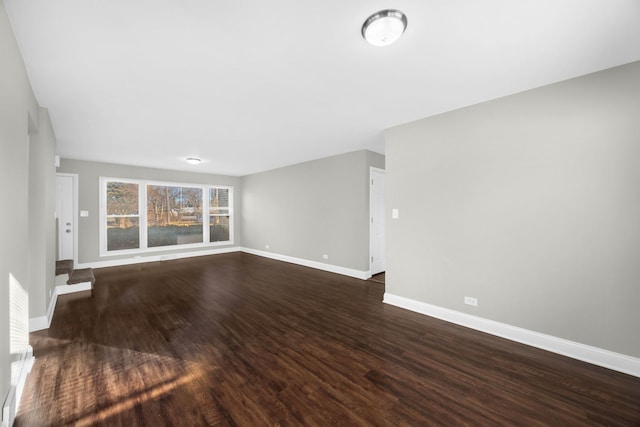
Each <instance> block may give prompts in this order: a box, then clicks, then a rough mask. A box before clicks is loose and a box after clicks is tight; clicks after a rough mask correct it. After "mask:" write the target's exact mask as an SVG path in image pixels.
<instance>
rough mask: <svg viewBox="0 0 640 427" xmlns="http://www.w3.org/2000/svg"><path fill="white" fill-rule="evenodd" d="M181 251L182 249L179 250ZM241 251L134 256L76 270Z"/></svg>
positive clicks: (80, 266)
mask: <svg viewBox="0 0 640 427" xmlns="http://www.w3.org/2000/svg"><path fill="white" fill-rule="evenodd" d="M180 249H182V248H180ZM240 251H241V249H240V248H239V247H237V246H234V247H230V248H219V249H207V250H202V251H189V252H179V253H170V254H164V255H151V256H141V255H136V256H135V257H133V258H121V259H112V260H108V261H95V262H85V263H79V264H78V267H77V268H78V269H80V268H104V267H117V266H119V265H130V264H141V263H143V262H156V261H168V260H171V259H181V258H191V257H197V256H206V255H217V254H226V253H230V252H240Z"/></svg>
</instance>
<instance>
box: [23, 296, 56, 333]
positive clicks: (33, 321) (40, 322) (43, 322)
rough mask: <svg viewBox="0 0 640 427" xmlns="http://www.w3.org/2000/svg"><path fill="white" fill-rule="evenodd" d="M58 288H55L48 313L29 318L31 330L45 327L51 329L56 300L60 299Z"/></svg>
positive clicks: (39, 329)
mask: <svg viewBox="0 0 640 427" xmlns="http://www.w3.org/2000/svg"><path fill="white" fill-rule="evenodd" d="M57 289H58V288H57V287H56V288H54V290H53V294H52V295H51V301H49V307H47V314H46V315H45V316H39V317H32V318H30V319H29V332H35V331H41V330H43V329H49V326H50V325H51V320H52V319H53V311H54V310H55V308H56V302H57V301H58V290H57Z"/></svg>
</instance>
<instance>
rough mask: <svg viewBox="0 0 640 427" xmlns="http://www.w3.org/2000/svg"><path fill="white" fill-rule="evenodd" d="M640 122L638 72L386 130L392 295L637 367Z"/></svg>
mask: <svg viewBox="0 0 640 427" xmlns="http://www.w3.org/2000/svg"><path fill="white" fill-rule="evenodd" d="M639 118H640V63H639V62H636V63H632V64H628V65H626V66H622V67H617V68H613V69H610V70H605V71H602V72H599V73H595V74H591V75H587V76H583V77H579V78H576V79H572V80H568V81H565V82H561V83H558V84H554V85H550V86H546V87H542V88H539V89H534V90H531V91H527V92H523V93H520V94H516V95H513V96H509V97H505V98H501V99H497V100H494V101H490V102H486V103H483V104H479V105H475V106H471V107H468V108H463V109H460V110H456V111H452V112H449V113H446V114H442V115H439V116H435V117H430V118H426V119H423V120H419V121H416V122H413V123H409V124H406V125H402V126H398V127H396V128H392V129H390V130H388V132H387V134H386V161H387V208H388V209H391V208H398V209H399V210H400V218H399V219H397V220H392V219H389V218H390V215H388V216H387V218H388V220H387V238H388V240H387V276H386V278H387V288H386V291H387V292H388V293H390V294H394V295H398V296H402V297H406V298H410V299H412V300H415V301H419V302H423V303H428V304H432V305H435V306H439V307H444V308H447V309H451V310H456V311H459V312H463V313H468V314H472V315H476V316H480V317H482V318H485V319H490V320H495V321H498V322H502V323H506V324H509V325H513V326H517V327H521V328H524V329H527V330H531V331H536V332H540V333H543V334H548V335H552V336H555V337H560V338H564V339H567V340H570V341H574V342H578V343H582V344H587V345H590V346H594V347H598V348H602V349H606V350H610V351H613V352H617V353H621V354H624V355H629V356H634V357H640V339H639V338H638V337H639V334H638V326H639V325H640V310H638V307H637V304H638V301H640V285H639V284H640V262H639V260H640V119H639ZM464 296H472V297H475V298H478V300H479V306H478V307H477V308H476V307H471V306H468V305H464V304H463V298H464Z"/></svg>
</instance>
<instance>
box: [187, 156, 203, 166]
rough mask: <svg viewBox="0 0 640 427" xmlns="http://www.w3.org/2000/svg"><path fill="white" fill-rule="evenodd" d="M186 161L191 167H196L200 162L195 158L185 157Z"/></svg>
mask: <svg viewBox="0 0 640 427" xmlns="http://www.w3.org/2000/svg"><path fill="white" fill-rule="evenodd" d="M186 160H187V163H189V164H192V165H197V164H199V163H200V162H201V161H202V160H200V159H199V158H197V157H187V159H186Z"/></svg>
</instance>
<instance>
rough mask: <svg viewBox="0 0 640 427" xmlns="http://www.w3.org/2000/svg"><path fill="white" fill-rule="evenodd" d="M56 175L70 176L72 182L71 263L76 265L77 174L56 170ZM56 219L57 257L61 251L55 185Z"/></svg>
mask: <svg viewBox="0 0 640 427" xmlns="http://www.w3.org/2000/svg"><path fill="white" fill-rule="evenodd" d="M58 177H65V178H71V181H72V183H73V185H72V187H73V190H72V191H73V197H72V199H73V201H72V203H73V206H72V212H73V227H74V233H73V265H74V266H77V265H78V231H79V228H80V227H79V225H80V224H79V223H78V174H77V173H65V172H56V179H57V178H58ZM56 221H57V222H58V227H57V229H58V235H57V236H56V237H57V240H58V248H57V249H58V251H57V252H58V257H60V256H61V253H62V251H61V250H60V249H61V248H60V245H61V244H62V243H61V239H60V233H61V230H62V226H61V224H60V213H59V212H58V186H57V185H56Z"/></svg>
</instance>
